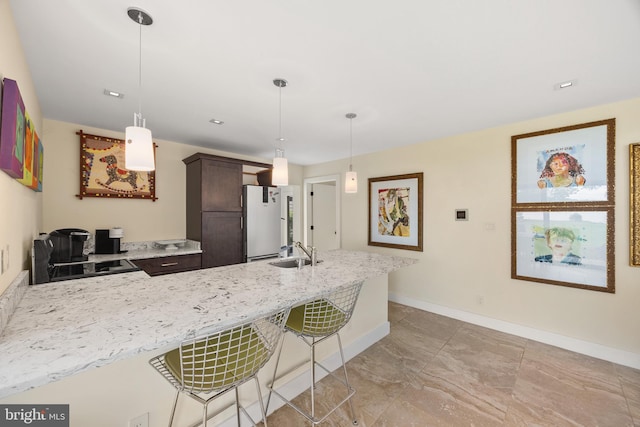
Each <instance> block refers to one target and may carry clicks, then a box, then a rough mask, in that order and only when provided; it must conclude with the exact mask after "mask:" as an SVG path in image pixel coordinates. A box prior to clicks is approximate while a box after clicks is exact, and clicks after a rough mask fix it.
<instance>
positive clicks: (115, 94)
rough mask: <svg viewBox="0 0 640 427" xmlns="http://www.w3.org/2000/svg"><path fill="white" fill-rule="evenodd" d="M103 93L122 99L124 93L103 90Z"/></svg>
mask: <svg viewBox="0 0 640 427" xmlns="http://www.w3.org/2000/svg"><path fill="white" fill-rule="evenodd" d="M103 93H104V94H105V95H107V96H113V97H114V98H124V93H120V92H116V91H115V90H109V89H105V90H104V92H103Z"/></svg>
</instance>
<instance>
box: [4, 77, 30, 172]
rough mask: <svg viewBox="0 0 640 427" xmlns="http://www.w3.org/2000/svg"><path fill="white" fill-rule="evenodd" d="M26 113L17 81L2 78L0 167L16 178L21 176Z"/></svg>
mask: <svg viewBox="0 0 640 427" xmlns="http://www.w3.org/2000/svg"><path fill="white" fill-rule="evenodd" d="M26 113H27V112H26V110H25V108H24V102H23V101H22V95H20V89H18V83H17V82H16V81H15V80H11V79H7V78H5V79H3V88H2V124H0V169H2V170H3V171H4V172H6V173H7V174H8V175H9V176H10V177H12V178H16V179H22V177H23V171H22V162H23V160H24V140H25V124H26V119H25V118H26Z"/></svg>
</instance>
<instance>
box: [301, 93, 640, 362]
mask: <svg viewBox="0 0 640 427" xmlns="http://www.w3.org/2000/svg"><path fill="white" fill-rule="evenodd" d="M611 117H615V118H616V155H615V168H616V182H615V186H614V188H615V197H616V219H615V239H616V243H615V270H616V293H615V294H607V293H603V292H597V291H587V290H581V289H574V288H568V287H562V286H555V285H548V284H540V283H534V282H528V281H522V280H512V279H511V234H510V233H511V232H510V225H511V211H510V206H511V199H510V197H511V136H512V135H519V134H523V133H527V132H534V131H538V130H544V129H551V128H557V127H562V126H567V125H572V124H579V123H586V122H590V121H595V120H601V119H608V118H611ZM638 117H640V99H633V100H629V101H626V102H619V103H615V104H610V105H603V106H598V107H594V108H590V109H585V110H580V111H574V112H568V113H565V114H559V115H555V116H550V117H544V118H540V119H536V120H530V121H526V122H521V123H514V124H510V125H506V126H502V127H498V128H493V129H487V130H483V131H479V132H474V133H469V134H464V135H456V136H452V137H448V138H443V139H440V140H436V141H428V142H424V143H421V144H416V145H413V146H409V147H404V148H399V149H393V150H389V151H385V152H379V153H374V154H370V155H364V156H358V157H355V158H354V159H353V168H354V170H355V171H357V172H358V179H359V181H360V183H359V192H358V193H357V194H344V193H343V194H342V233H343V234H342V246H343V247H344V248H345V249H364V250H370V251H375V252H382V253H389V254H394V255H404V256H409V257H414V258H418V259H419V260H420V263H419V264H417V265H415V266H413V267H410V268H407V269H403V270H401V271H398V272H395V273H393V274H392V275H391V276H390V281H389V288H390V292H392V293H393V294H394V295H397V296H398V297H399V298H401V299H403V300H405V301H411V300H413V301H416V302H418V303H420V302H424V303H428V304H431V305H437V306H439V307H448V308H451V309H454V310H458V311H465V312H470V313H475V314H478V315H480V316H484V317H486V318H490V319H495V320H498V321H504V322H510V323H511V324H515V325H521V326H523V327H529V328H534V329H536V330H539V331H544V332H549V333H553V334H558V335H560V336H565V337H568V338H573V339H577V340H582V341H586V342H589V343H594V344H598V345H602V346H606V347H609V348H613V349H618V350H620V351H622V352H631V353H633V354H635V356H634V357H635V363H636V364H638V365H640V338H639V336H638V331H640V316H638V301H640V268H637V267H635V268H634V267H630V266H629V254H628V251H629V155H628V152H629V144H630V143H635V142H638V141H640V122H639V121H638ZM363 143H366V141H365V142H363ZM347 168H348V162H347V160H346V159H345V160H343V161H338V162H331V163H326V164H321V165H314V166H311V167H307V168H305V178H308V177H314V176H321V175H327V174H332V173H342V179H344V172H346V170H347ZM413 172H424V218H423V219H424V221H423V223H424V252H413V251H403V250H393V249H386V248H378V247H368V246H367V223H368V217H367V212H368V208H367V203H368V202H367V197H368V195H367V185H368V184H367V178H369V177H380V176H388V175H397V174H404V173H413ZM459 208H466V209H469V217H470V220H469V221H468V222H461V221H455V220H454V211H455V209H459ZM492 226H494V227H495V228H494V229H492V230H488V229H487V228H491V227H492ZM481 300H482V304H481V303H480V301H481Z"/></svg>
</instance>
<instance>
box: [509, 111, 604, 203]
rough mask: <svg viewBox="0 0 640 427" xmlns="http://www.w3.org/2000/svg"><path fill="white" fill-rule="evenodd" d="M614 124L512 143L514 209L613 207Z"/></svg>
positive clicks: (530, 135) (597, 124)
mask: <svg viewBox="0 0 640 427" xmlns="http://www.w3.org/2000/svg"><path fill="white" fill-rule="evenodd" d="M614 147H615V119H607V120H601V121H598V122H592V123H585V124H581V125H574V126H567V127H564V128H558V129H549V130H544V131H539V132H532V133H528V134H523V135H516V136H513V137H511V163H512V177H513V180H512V195H511V196H512V205H513V206H524V205H530V204H536V205H548V206H549V207H553V206H554V205H555V206H557V205H559V204H566V203H576V204H578V203H579V204H583V205H584V204H585V203H586V204H589V205H591V204H595V205H601V206H612V205H613V204H614V193H613V191H612V184H613V182H614V178H615V176H614V174H615V168H614Z"/></svg>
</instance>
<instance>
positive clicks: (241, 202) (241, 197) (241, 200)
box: [240, 194, 244, 208]
mask: <svg viewBox="0 0 640 427" xmlns="http://www.w3.org/2000/svg"><path fill="white" fill-rule="evenodd" d="M243 202H244V198H243V195H242V194H240V207H241V208H243V207H244V206H243Z"/></svg>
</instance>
